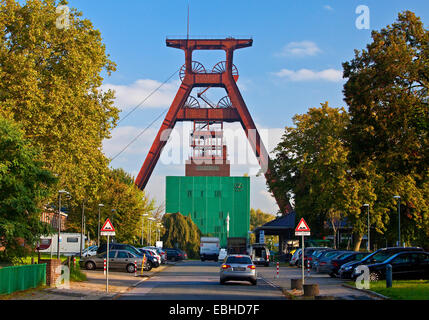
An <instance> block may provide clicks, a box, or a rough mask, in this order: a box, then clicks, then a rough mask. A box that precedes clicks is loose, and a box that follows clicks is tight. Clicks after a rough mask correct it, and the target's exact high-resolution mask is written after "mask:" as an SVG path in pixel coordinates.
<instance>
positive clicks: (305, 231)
mask: <svg viewBox="0 0 429 320" xmlns="http://www.w3.org/2000/svg"><path fill="white" fill-rule="evenodd" d="M295 235H296V236H309V235H310V228H309V227H308V225H307V222H305V220H304V218H302V219H301V221H300V222H299V223H298V225H297V227H296V229H295Z"/></svg>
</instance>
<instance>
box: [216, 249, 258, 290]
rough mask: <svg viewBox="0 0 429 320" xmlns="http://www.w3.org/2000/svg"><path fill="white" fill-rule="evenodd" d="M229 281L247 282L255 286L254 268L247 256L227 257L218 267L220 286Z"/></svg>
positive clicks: (233, 255) (234, 255)
mask: <svg viewBox="0 0 429 320" xmlns="http://www.w3.org/2000/svg"><path fill="white" fill-rule="evenodd" d="M229 280H238V281H249V282H250V283H251V284H252V285H256V267H255V265H254V264H253V262H252V259H251V258H250V256H248V255H239V254H232V255H228V256H227V257H226V258H225V260H224V262H223V263H222V265H221V266H220V284H224V283H225V282H226V281H229Z"/></svg>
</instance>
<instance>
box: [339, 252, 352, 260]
mask: <svg viewBox="0 0 429 320" xmlns="http://www.w3.org/2000/svg"><path fill="white" fill-rule="evenodd" d="M352 254H353V253H350V252H347V253H343V254H340V255H339V256H338V257H337V259H338V260H342V259H347V258H348V257H350V256H351V255H352Z"/></svg>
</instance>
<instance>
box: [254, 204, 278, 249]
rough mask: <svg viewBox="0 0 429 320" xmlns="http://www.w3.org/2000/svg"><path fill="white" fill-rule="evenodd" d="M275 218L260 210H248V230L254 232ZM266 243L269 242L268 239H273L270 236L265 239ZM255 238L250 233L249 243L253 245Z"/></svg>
mask: <svg viewBox="0 0 429 320" xmlns="http://www.w3.org/2000/svg"><path fill="white" fill-rule="evenodd" d="M275 218H276V217H275V216H273V215H272V214H269V213H265V212H263V211H262V210H261V209H256V210H255V209H253V208H251V209H250V230H255V229H256V228H257V227H260V226H262V225H264V224H266V223H268V222H270V221H272V220H274V219H275ZM266 239H267V241H266V242H268V241H269V239H273V237H272V236H268V237H266ZM255 240H256V237H255V235H254V234H253V233H252V234H250V243H255Z"/></svg>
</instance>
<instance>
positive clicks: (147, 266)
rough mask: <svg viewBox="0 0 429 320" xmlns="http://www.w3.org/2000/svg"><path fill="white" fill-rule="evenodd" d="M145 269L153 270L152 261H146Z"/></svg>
mask: <svg viewBox="0 0 429 320" xmlns="http://www.w3.org/2000/svg"><path fill="white" fill-rule="evenodd" d="M143 270H144V271H150V270H152V263H151V262H150V261H149V262H147V263H145V266H144V269H143Z"/></svg>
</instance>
